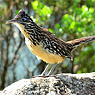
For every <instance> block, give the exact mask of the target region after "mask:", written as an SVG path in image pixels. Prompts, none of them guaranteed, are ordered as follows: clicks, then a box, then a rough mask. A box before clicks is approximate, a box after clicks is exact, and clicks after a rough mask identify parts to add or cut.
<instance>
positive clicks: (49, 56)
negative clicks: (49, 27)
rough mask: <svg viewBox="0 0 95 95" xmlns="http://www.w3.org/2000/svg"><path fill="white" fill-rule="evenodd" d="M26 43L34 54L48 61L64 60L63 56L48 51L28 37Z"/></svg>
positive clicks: (58, 61)
mask: <svg viewBox="0 0 95 95" xmlns="http://www.w3.org/2000/svg"><path fill="white" fill-rule="evenodd" d="M25 43H26V45H27V46H28V48H29V50H30V51H31V52H32V53H33V54H34V55H36V56H37V57H38V58H40V59H42V60H43V61H45V62H46V63H51V64H54V63H60V62H62V61H63V60H64V57H63V56H60V55H57V54H53V53H49V52H47V51H46V50H45V49H44V48H42V46H41V45H40V44H39V45H38V44H37V45H34V44H33V43H32V42H31V41H30V40H29V39H28V38H25Z"/></svg>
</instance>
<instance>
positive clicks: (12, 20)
mask: <svg viewBox="0 0 95 95" xmlns="http://www.w3.org/2000/svg"><path fill="white" fill-rule="evenodd" d="M15 22H17V21H16V20H15V19H11V20H8V21H7V22H6V24H10V23H15Z"/></svg>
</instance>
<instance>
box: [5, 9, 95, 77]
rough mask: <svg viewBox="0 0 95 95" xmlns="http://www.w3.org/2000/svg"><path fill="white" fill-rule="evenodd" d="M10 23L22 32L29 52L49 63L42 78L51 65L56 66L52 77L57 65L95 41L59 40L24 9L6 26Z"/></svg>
mask: <svg viewBox="0 0 95 95" xmlns="http://www.w3.org/2000/svg"><path fill="white" fill-rule="evenodd" d="M9 23H13V24H15V25H16V26H17V27H18V28H19V30H20V31H21V32H22V34H23V35H24V37H25V43H26V45H27V47H28V48H29V50H30V51H31V52H32V53H33V54H34V55H36V56H37V57H38V58H40V59H42V60H43V61H44V62H46V63H49V64H48V65H47V66H46V68H45V70H44V71H43V72H42V74H41V75H42V76H43V75H45V73H46V72H47V71H48V69H49V67H50V66H51V64H55V65H53V67H52V68H51V70H50V71H49V73H48V74H47V75H50V74H51V73H52V72H53V71H54V68H55V67H56V64H58V63H61V62H62V61H64V59H65V58H69V59H71V60H72V51H73V50H74V49H75V48H76V47H77V46H79V45H80V44H82V43H86V42H90V41H92V40H95V36H89V37H83V38H79V39H74V40H71V41H67V42H66V41H64V40H62V39H59V38H58V37H57V36H56V35H55V34H52V33H51V32H50V31H49V30H48V29H46V28H43V27H40V26H39V25H37V24H36V23H35V22H34V21H33V20H32V18H31V17H30V16H29V15H28V14H27V13H25V11H24V10H23V9H21V10H20V11H19V12H18V14H17V15H16V16H15V17H14V18H13V19H11V20H8V21H7V22H6V24H9Z"/></svg>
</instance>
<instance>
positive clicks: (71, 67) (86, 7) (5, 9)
mask: <svg viewBox="0 0 95 95" xmlns="http://www.w3.org/2000/svg"><path fill="white" fill-rule="evenodd" d="M20 9H24V10H25V11H26V13H28V14H29V15H30V16H31V18H32V19H33V20H34V21H35V22H36V23H37V24H38V25H39V26H41V27H45V28H48V29H49V31H50V32H52V33H54V34H56V36H57V37H59V38H60V39H63V40H65V41H67V40H72V39H76V38H81V37H84V36H91V35H95V0H0V89H3V88H4V87H6V86H8V85H10V84H11V83H13V82H15V81H17V80H20V79H23V78H31V77H32V76H34V75H39V74H41V72H42V71H43V70H44V68H45V66H46V65H47V64H46V63H44V62H43V61H42V60H38V59H37V58H36V57H35V56H34V55H33V54H32V53H31V52H30V51H29V49H28V48H27V46H26V45H25V42H24V40H25V39H24V36H23V35H22V34H21V32H20V31H19V30H18V28H17V27H16V26H14V25H13V24H10V25H6V21H7V20H10V19H12V18H14V16H15V15H16V14H17V13H18V11H19V10H20ZM72 56H73V58H74V60H73V62H71V61H70V60H69V59H65V60H64V61H63V62H62V63H61V64H59V65H58V66H57V68H56V70H55V71H54V74H56V73H89V72H95V41H93V42H91V43H86V44H83V45H81V46H79V47H78V48H77V49H76V50H75V51H74V52H73V54H72Z"/></svg>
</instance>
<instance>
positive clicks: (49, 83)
mask: <svg viewBox="0 0 95 95" xmlns="http://www.w3.org/2000/svg"><path fill="white" fill-rule="evenodd" d="M0 95H95V73H87V74H58V75H54V76H45V77H41V76H35V77H33V78H31V79H22V80H19V81H17V82H15V83H13V84H11V85H10V86H8V87H6V88H5V89H4V90H3V91H1V92H0Z"/></svg>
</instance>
